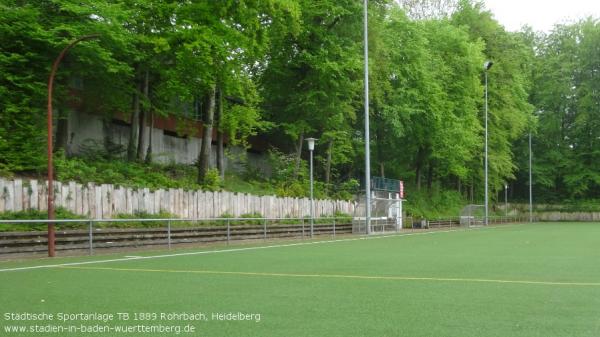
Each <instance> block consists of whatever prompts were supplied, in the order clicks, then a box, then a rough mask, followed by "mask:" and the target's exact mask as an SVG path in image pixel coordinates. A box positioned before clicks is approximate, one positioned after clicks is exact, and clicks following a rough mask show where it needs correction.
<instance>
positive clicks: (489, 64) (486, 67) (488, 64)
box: [483, 61, 494, 226]
mask: <svg viewBox="0 0 600 337" xmlns="http://www.w3.org/2000/svg"><path fill="white" fill-rule="evenodd" d="M492 65H494V62H492V61H485V63H484V64H483V71H484V73H485V165H484V166H485V225H486V226H487V224H488V216H489V205H488V70H490V68H491V67H492Z"/></svg>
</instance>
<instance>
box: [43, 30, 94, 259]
mask: <svg viewBox="0 0 600 337" xmlns="http://www.w3.org/2000/svg"><path fill="white" fill-rule="evenodd" d="M98 37H100V35H98V34H91V35H84V36H82V37H80V38H78V39H75V40H73V41H72V42H71V43H69V45H67V46H66V47H65V48H64V49H63V50H62V51H61V52H60V54H58V57H56V59H55V60H54V63H53V64H52V69H51V70H50V76H49V77H48V112H47V123H48V200H47V201H48V220H54V164H53V163H52V159H53V158H52V152H53V151H54V149H53V147H52V145H53V144H52V142H53V140H52V133H53V131H52V123H53V117H52V91H53V88H54V76H55V75H56V71H57V70H58V65H59V64H60V62H61V61H62V59H63V58H64V57H65V55H66V54H67V51H69V49H71V48H72V47H73V46H75V45H76V44H78V43H79V42H81V41H84V40H90V39H95V38H98ZM54 241H55V233H54V223H53V222H49V223H48V256H49V257H54V254H55V252H54V251H55V247H54V243H55V242H54Z"/></svg>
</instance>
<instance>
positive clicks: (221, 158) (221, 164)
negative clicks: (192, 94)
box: [215, 85, 225, 179]
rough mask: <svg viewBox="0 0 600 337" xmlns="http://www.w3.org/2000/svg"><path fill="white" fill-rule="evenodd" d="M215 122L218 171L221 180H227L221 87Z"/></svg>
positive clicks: (218, 89)
mask: <svg viewBox="0 0 600 337" xmlns="http://www.w3.org/2000/svg"><path fill="white" fill-rule="evenodd" d="M215 95H216V101H217V102H216V107H215V122H216V128H217V169H218V170H219V175H220V176H221V179H224V178H225V153H224V149H223V148H224V138H225V135H224V134H223V129H222V127H223V125H222V124H223V89H222V88H221V86H220V85H219V86H218V87H217V92H216V94H215Z"/></svg>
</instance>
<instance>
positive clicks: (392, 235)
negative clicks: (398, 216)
mask: <svg viewBox="0 0 600 337" xmlns="http://www.w3.org/2000/svg"><path fill="white" fill-rule="evenodd" d="M509 226H513V225H509ZM504 227H507V226H503V227H496V226H494V227H487V228H469V229H464V228H457V229H450V230H443V231H430V232H420V233H402V234H390V235H378V236H361V237H358V238H349V239H337V240H324V241H311V242H298V243H288V244H281V245H269V246H257V247H244V248H231V249H221V250H203V251H199V252H188V253H175V254H164V255H150V256H125V257H122V258H116V259H108V260H94V261H84V262H71V263H60V264H46V265H37V266H29V267H17V268H6V269H0V272H7V271H20V270H31V269H44V268H56V267H64V266H81V265H86V264H97V263H108V262H121V261H131V260H150V259H158V258H163V257H175V256H190V255H205V254H218V253H231V252H242V251H246V250H259V249H269V248H284V247H295V246H306V245H318V244H325V243H335V242H349V241H359V240H376V239H385V238H392V237H403V236H413V235H428V234H436V233H451V232H458V231H460V232H462V231H472V230H481V229H492V228H504Z"/></svg>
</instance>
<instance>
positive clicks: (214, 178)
mask: <svg viewBox="0 0 600 337" xmlns="http://www.w3.org/2000/svg"><path fill="white" fill-rule="evenodd" d="M200 186H202V189H204V190H207V191H218V190H220V189H221V188H222V187H223V183H222V182H221V176H220V175H219V171H218V170H217V169H214V168H213V169H210V170H208V172H206V175H205V176H204V180H203V181H202V183H201V184H200Z"/></svg>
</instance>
